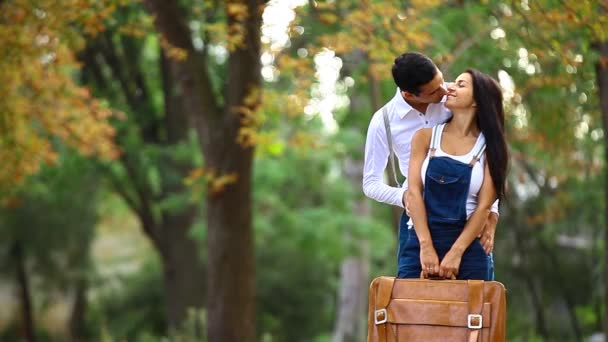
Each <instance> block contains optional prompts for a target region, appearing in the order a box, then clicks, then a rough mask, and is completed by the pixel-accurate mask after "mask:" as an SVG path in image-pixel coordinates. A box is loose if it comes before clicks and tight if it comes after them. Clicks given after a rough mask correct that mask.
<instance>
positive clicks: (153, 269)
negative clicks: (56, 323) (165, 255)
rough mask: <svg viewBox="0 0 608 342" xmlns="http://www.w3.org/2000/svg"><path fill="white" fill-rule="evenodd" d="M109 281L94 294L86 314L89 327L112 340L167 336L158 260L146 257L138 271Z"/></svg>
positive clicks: (144, 339)
mask: <svg viewBox="0 0 608 342" xmlns="http://www.w3.org/2000/svg"><path fill="white" fill-rule="evenodd" d="M102 281H103V279H102ZM105 281H106V282H108V280H105ZM112 283H114V284H117V285H114V286H113V285H112ZM112 283H110V284H107V285H106V286H102V287H101V290H100V292H99V293H97V294H96V299H95V300H94V301H93V303H92V305H91V306H92V308H91V310H90V314H89V317H88V319H89V322H90V324H91V326H95V327H98V328H99V331H98V332H99V333H103V334H105V335H106V337H107V338H110V339H111V340H124V339H126V340H128V341H150V338H151V336H165V335H166V333H167V331H166V329H167V328H166V321H165V313H164V307H165V306H164V305H163V304H162V303H163V301H164V298H163V293H162V272H161V268H160V265H159V263H158V261H156V260H149V261H148V263H147V264H146V265H144V267H142V268H141V270H140V271H138V272H136V273H134V274H131V275H128V276H124V277H122V278H121V279H116V280H113V281H112ZM104 332H105V333H104Z"/></svg>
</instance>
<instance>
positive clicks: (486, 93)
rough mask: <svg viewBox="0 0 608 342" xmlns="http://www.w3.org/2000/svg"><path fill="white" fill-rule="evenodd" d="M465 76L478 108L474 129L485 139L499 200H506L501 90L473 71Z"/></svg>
mask: <svg viewBox="0 0 608 342" xmlns="http://www.w3.org/2000/svg"><path fill="white" fill-rule="evenodd" d="M466 72H467V73H468V74H470V75H471V78H472V79H473V98H474V100H475V103H476V104H477V107H476V108H477V125H478V126H479V129H480V130H481V132H482V133H483V135H484V136H485V138H486V156H487V158H486V160H487V162H488V166H489V168H490V175H491V176H492V180H493V181H494V186H495V187H496V194H497V195H498V199H502V198H504V196H505V191H506V184H507V168H508V164H509V152H508V150H507V142H506V139H505V112H504V108H503V105H502V90H501V89H500V86H499V85H498V82H496V80H495V79H493V78H492V77H490V76H488V75H486V74H484V73H482V72H480V71H478V70H475V69H467V70H466Z"/></svg>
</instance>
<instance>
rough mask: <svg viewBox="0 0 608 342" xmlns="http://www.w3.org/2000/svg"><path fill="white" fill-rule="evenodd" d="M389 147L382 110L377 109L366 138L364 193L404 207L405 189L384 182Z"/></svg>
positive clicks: (380, 200) (379, 200)
mask: <svg viewBox="0 0 608 342" xmlns="http://www.w3.org/2000/svg"><path fill="white" fill-rule="evenodd" d="M388 156H389V149H388V141H387V138H386V129H385V128H384V118H383V117H382V110H379V111H377V112H376V113H375V114H374V116H373V117H372V120H371V122H370V124H369V128H368V130H367V138H366V140H365V157H364V164H363V184H362V185H363V193H364V194H365V196H367V197H369V198H372V199H374V200H376V201H378V202H382V203H388V204H392V205H395V206H398V207H401V208H403V207H404V205H403V193H404V192H405V189H402V188H397V187H392V186H389V185H387V184H385V183H384V170H385V169H386V165H387V163H388Z"/></svg>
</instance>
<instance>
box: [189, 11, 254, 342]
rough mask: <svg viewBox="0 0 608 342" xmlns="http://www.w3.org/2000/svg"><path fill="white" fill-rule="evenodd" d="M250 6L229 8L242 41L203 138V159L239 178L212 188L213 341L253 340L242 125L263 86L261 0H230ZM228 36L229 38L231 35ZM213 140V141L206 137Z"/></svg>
mask: <svg viewBox="0 0 608 342" xmlns="http://www.w3.org/2000/svg"><path fill="white" fill-rule="evenodd" d="M236 4H240V5H245V6H246V7H247V13H248V15H247V17H246V18H245V19H239V18H238V17H237V16H235V15H234V14H232V13H231V11H227V16H228V27H231V26H232V25H242V27H243V28H244V35H245V36H244V40H243V43H242V44H240V45H238V46H237V47H236V48H235V49H234V50H233V51H232V52H231V54H230V57H229V58H228V83H227V88H226V89H225V97H224V98H225V103H226V107H225V108H224V115H223V117H222V118H221V120H218V122H219V123H220V124H219V125H217V126H215V125H214V126H212V127H208V128H211V129H207V130H206V131H199V134H205V133H209V134H211V135H210V138H208V139H206V140H207V143H205V140H203V141H202V146H203V151H204V153H205V160H206V163H207V164H208V166H209V167H211V168H212V169H214V170H218V173H219V174H220V175H229V174H234V175H236V176H237V179H236V181H235V182H234V183H232V184H228V185H226V186H225V187H224V188H223V189H221V190H219V191H217V192H213V191H209V193H208V197H207V222H208V225H207V227H208V257H209V277H208V286H209V287H208V293H207V300H208V331H207V337H208V340H209V341H235V342H237V341H238V342H241V341H242V342H249V341H254V340H255V254H254V245H253V243H254V241H253V227H252V203H251V192H252V181H251V177H252V171H253V147H249V146H247V145H245V144H240V143H239V141H238V137H239V133H240V129H241V127H242V126H243V124H244V120H246V119H247V118H248V117H249V115H255V111H256V110H257V107H258V105H259V103H260V100H259V96H258V95H256V92H261V86H262V85H261V77H260V52H261V42H260V31H261V30H260V27H261V23H262V11H263V1H260V0H247V1H243V0H241V1H227V3H226V7H227V8H229V7H230V6H234V5H236ZM231 38H233V37H230V36H229V38H228V39H231ZM209 142H210V143H211V145H209V144H208V143H209Z"/></svg>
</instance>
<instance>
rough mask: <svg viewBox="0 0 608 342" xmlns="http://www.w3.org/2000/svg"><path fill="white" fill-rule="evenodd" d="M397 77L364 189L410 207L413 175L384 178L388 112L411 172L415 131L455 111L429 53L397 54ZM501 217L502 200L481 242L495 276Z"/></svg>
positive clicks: (371, 134)
mask: <svg viewBox="0 0 608 342" xmlns="http://www.w3.org/2000/svg"><path fill="white" fill-rule="evenodd" d="M392 74H393V80H394V81H395V84H396V85H397V87H398V88H397V93H396V94H395V96H394V97H393V98H392V99H391V100H390V101H389V102H388V103H386V104H385V105H384V107H382V108H380V109H379V110H378V111H377V112H376V113H375V114H374V116H373V117H372V120H371V122H370V124H369V128H368V131H367V138H366V142H365V162H364V166H363V192H364V193H365V195H366V196H367V197H369V198H372V199H374V200H376V201H379V202H383V203H387V204H392V205H395V206H399V207H402V208H404V209H405V208H406V202H405V193H406V191H407V181H405V182H404V184H403V186H402V187H392V186H389V185H387V184H385V183H384V181H383V178H384V171H385V169H386V166H387V162H388V159H389V144H388V139H387V131H386V129H385V122H384V117H383V112H384V111H386V113H387V115H388V122H389V125H390V131H391V134H392V145H393V150H394V152H395V155H396V156H397V158H398V159H399V170H400V171H401V174H402V175H407V174H408V163H409V159H410V145H411V142H412V137H413V135H414V133H415V132H416V131H417V130H419V129H421V128H424V127H433V126H435V125H438V124H441V123H444V122H445V121H446V120H448V119H449V118H450V117H451V116H452V113H451V112H450V111H449V109H447V108H446V107H445V106H444V102H445V95H446V93H447V91H446V84H445V82H444V80H443V74H442V73H441V71H440V70H439V69H438V68H437V66H436V65H435V64H434V63H433V61H431V59H430V58H428V57H427V56H425V55H422V54H420V53H416V52H407V53H404V54H402V55H401V56H399V57H397V58H396V59H395V62H394V64H393V67H392ZM408 221H409V217H408V216H407V213H406V211H404V212H403V214H402V216H401V221H400V224H399V239H398V240H399V247H398V252H397V255H398V256H397V258H398V263H399V264H401V262H399V260H400V259H401V251H402V249H403V248H402V247H403V246H404V245H405V242H406V241H407V236H408ZM497 222H498V205H497V203H495V204H494V206H493V208H492V213H491V214H490V217H489V218H488V222H487V224H486V226H485V227H484V230H483V232H482V234H481V243H482V245H483V246H484V249H485V251H486V253H488V255H489V256H488V263H489V265H488V266H489V267H488V269H489V270H490V271H489V279H493V278H494V267H493V266H494V264H493V260H492V254H491V252H492V249H493V246H494V232H495V230H496V223H497Z"/></svg>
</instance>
